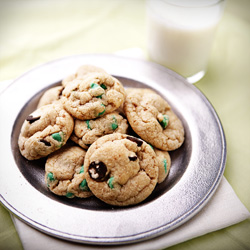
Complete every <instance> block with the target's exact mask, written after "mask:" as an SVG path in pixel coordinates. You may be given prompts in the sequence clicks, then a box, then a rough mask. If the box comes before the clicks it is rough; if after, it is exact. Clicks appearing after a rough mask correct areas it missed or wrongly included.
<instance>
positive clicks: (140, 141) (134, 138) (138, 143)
mask: <svg viewBox="0 0 250 250" xmlns="http://www.w3.org/2000/svg"><path fill="white" fill-rule="evenodd" d="M127 139H128V140H130V141H132V142H135V143H136V144H137V146H138V147H140V146H141V145H142V144H143V141H142V140H140V139H138V138H136V137H133V136H127Z"/></svg>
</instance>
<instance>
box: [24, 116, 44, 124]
mask: <svg viewBox="0 0 250 250" xmlns="http://www.w3.org/2000/svg"><path fill="white" fill-rule="evenodd" d="M40 118H41V116H37V117H33V116H32V115H29V116H28V117H27V118H26V121H28V122H29V123H30V124H31V123H33V122H35V121H37V120H39V119H40Z"/></svg>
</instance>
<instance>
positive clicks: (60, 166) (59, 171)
mask: <svg viewBox="0 0 250 250" xmlns="http://www.w3.org/2000/svg"><path fill="white" fill-rule="evenodd" d="M85 154H86V151H84V150H83V149H82V148H80V147H77V146H65V147H63V148H61V149H60V150H58V151H56V152H54V153H52V154H51V155H49V157H48V159H47V161H46V164H45V181H46V184H47V187H48V188H49V190H50V191H51V192H53V193H54V194H56V195H61V196H66V197H68V198H73V197H75V196H76V197H80V198H87V197H90V196H91V195H92V193H91V191H90V190H89V188H88V185H87V182H86V179H85V173H84V167H83V162H84V157H85Z"/></svg>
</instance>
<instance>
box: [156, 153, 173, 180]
mask: <svg viewBox="0 0 250 250" xmlns="http://www.w3.org/2000/svg"><path fill="white" fill-rule="evenodd" d="M154 151H155V154H156V159H157V161H158V168H159V175H158V183H162V182H163V181H164V180H165V179H166V178H167V176H168V174H169V170H170V167H171V158H170V155H169V153H168V151H162V150H159V149H154Z"/></svg>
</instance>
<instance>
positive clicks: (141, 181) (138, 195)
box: [84, 133, 158, 206]
mask: <svg viewBox="0 0 250 250" xmlns="http://www.w3.org/2000/svg"><path fill="white" fill-rule="evenodd" d="M84 171H85V173H86V180H87V183H88V186H89V188H90V190H91V191H92V193H93V194H94V195H95V196H96V197H98V198H99V199H101V200H102V201H104V202H106V203H108V204H111V205H115V206H128V205H133V204H137V203H139V202H141V201H143V200H145V199H146V198H147V197H148V196H149V195H150V194H151V193H152V191H153V190H154V188H155V186H156V183H157V180H158V162H157V160H156V155H155V152H154V150H153V149H152V148H151V146H150V145H148V144H147V143H146V142H144V141H143V140H141V139H138V138H136V137H132V136H129V135H125V134H120V133H115V134H111V135H105V136H103V137H101V138H99V139H98V140H97V141H95V142H94V143H93V144H92V145H91V146H90V147H89V149H88V151H87V153H86V156H85V160H84Z"/></svg>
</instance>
